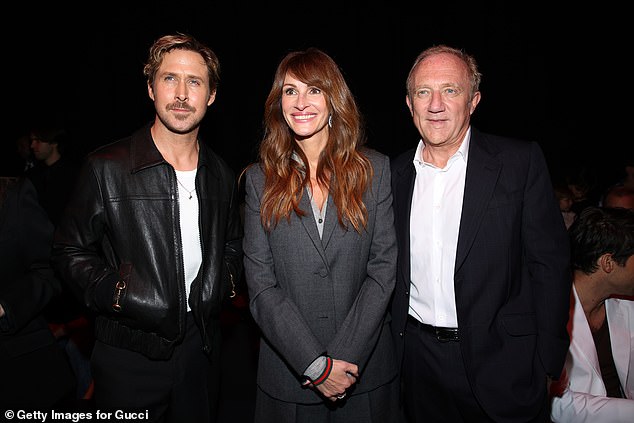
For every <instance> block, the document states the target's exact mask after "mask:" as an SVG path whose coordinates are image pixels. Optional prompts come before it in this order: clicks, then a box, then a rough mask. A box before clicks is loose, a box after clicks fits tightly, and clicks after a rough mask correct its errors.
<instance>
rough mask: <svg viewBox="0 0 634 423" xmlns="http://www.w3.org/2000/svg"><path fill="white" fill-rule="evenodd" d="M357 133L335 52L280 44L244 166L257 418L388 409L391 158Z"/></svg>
mask: <svg viewBox="0 0 634 423" xmlns="http://www.w3.org/2000/svg"><path fill="white" fill-rule="evenodd" d="M364 144H365V136H364V131H363V123H362V117H361V114H360V112H359V109H358V106H357V104H356V101H355V99H354V96H353V95H352V93H351V92H350V89H349V88H348V85H347V84H346V82H345V79H344V77H343V75H342V73H341V71H340V69H339V67H338V65H337V64H336V63H335V62H334V60H333V59H332V58H331V57H330V56H328V55H327V54H326V53H324V52H323V51H321V50H319V49H316V48H309V49H307V50H304V51H294V52H291V53H288V54H287V55H286V56H285V57H284V58H283V60H282V61H281V62H280V64H279V65H278V67H277V71H276V73H275V77H274V80H273V84H272V87H271V91H270V92H269V95H268V98H267V100H266V104H265V114H264V138H263V140H262V142H261V144H260V149H259V160H258V163H255V164H253V165H251V166H249V167H248V168H247V169H246V171H245V173H244V175H245V190H246V196H245V234H244V241H243V245H244V252H245V258H244V260H245V261H244V263H245V272H246V273H245V274H246V282H247V285H248V288H249V298H250V301H251V302H250V309H251V313H252V315H253V317H254V319H255V321H256V322H257V324H258V325H259V327H260V329H261V333H262V342H261V343H260V357H259V366H258V376H257V383H258V392H257V396H256V411H255V414H256V419H255V421H256V422H276V423H284V422H313V421H329V422H350V421H355V422H356V421H359V422H361V421H363V422H365V421H381V422H391V421H396V419H397V416H398V411H397V406H398V400H397V398H398V390H397V383H396V373H397V372H396V361H395V356H394V350H393V344H392V341H391V337H390V333H389V328H388V327H387V325H388V324H389V319H388V317H387V307H388V303H389V300H390V297H391V294H392V290H393V288H394V283H395V275H396V236H395V233H394V218H393V212H392V193H391V188H390V165H389V158H388V157H387V156H385V155H383V154H381V153H379V152H377V151H374V150H372V149H370V148H367V147H365V146H364Z"/></svg>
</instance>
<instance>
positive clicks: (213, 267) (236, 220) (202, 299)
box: [53, 125, 242, 359]
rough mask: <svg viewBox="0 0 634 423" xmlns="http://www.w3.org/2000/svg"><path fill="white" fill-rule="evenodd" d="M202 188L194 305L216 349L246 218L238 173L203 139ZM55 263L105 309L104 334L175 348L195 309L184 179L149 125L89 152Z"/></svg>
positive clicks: (164, 351) (100, 333) (148, 350)
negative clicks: (185, 248)
mask: <svg viewBox="0 0 634 423" xmlns="http://www.w3.org/2000/svg"><path fill="white" fill-rule="evenodd" d="M196 192H197V194H198V202H199V227H200V240H201V245H202V259H203V261H202V265H201V269H200V272H199V274H198V276H197V278H196V280H195V281H194V283H193V284H192V286H191V293H190V306H191V309H192V312H193V316H194V318H195V320H196V323H197V325H198V327H199V328H200V330H201V333H202V334H203V340H204V349H205V352H206V353H208V354H211V353H212V350H213V349H214V348H218V346H219V342H220V334H219V315H220V310H221V306H222V303H223V301H224V300H225V299H226V298H227V297H228V295H229V293H230V291H231V286H232V283H237V282H238V281H239V279H240V277H241V273H242V246H241V242H242V224H241V220H240V214H239V204H238V190H237V179H236V178H235V174H234V173H233V171H232V170H231V169H230V168H229V167H228V166H227V164H226V163H225V162H224V161H223V160H222V159H221V158H220V157H218V156H217V155H216V154H215V153H213V152H212V151H211V150H210V149H209V148H208V147H207V146H205V144H203V143H202V142H201V143H200V152H199V158H198V171H197V173H196ZM53 264H54V266H55V268H56V270H57V271H58V272H59V273H60V274H61V276H62V277H63V278H64V279H65V280H66V281H67V282H69V283H70V285H71V287H72V288H73V290H74V291H75V293H76V294H77V295H78V296H79V297H80V298H82V299H83V301H84V303H85V304H86V305H87V306H88V307H89V308H90V309H91V310H93V311H95V312H96V313H97V317H96V321H95V337H96V339H98V340H100V341H103V342H105V343H108V344H110V345H114V346H117V347H121V348H126V349H130V350H133V351H138V352H140V353H142V354H144V355H146V356H148V357H150V358H156V359H163V358H168V357H169V356H170V355H171V353H172V351H173V349H174V346H175V344H176V343H178V342H179V341H180V340H181V339H182V337H183V335H184V333H185V319H186V313H187V304H186V301H187V298H186V297H185V268H184V263H183V254H182V243H181V232H180V225H179V207H178V186H177V180H176V173H175V171H174V168H173V167H172V166H171V165H170V164H169V163H167V162H166V161H165V160H164V159H163V157H162V156H161V154H160V152H159V151H158V149H157V148H156V146H155V145H154V142H153V141H152V137H151V134H150V125H147V126H146V127H144V128H142V129H140V130H138V131H137V132H135V133H134V134H133V135H132V136H131V137H127V138H124V139H122V140H120V141H117V142H115V143H112V144H109V145H106V146H104V147H101V148H99V149H97V150H96V151H95V152H93V153H91V154H90V155H89V156H88V157H87V160H86V161H85V163H84V165H83V167H82V170H81V173H80V175H79V180H78V181H77V187H76V191H75V193H74V195H73V197H72V199H71V200H70V204H69V206H68V208H67V210H66V213H65V214H64V216H63V218H62V220H61V222H60V224H59V225H58V228H57V230H56V233H55V240H54V243H53ZM121 282H124V283H121ZM117 284H119V285H117ZM216 352H217V351H216Z"/></svg>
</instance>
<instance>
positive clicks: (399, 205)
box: [392, 154, 416, 285]
mask: <svg viewBox="0 0 634 423" xmlns="http://www.w3.org/2000/svg"><path fill="white" fill-rule="evenodd" d="M413 158H414V155H413V154H412V159H413ZM415 176H416V172H415V169H414V164H413V163H412V162H411V161H409V162H408V163H407V165H406V166H404V167H402V168H400V169H397V171H396V175H395V179H396V180H395V181H393V185H392V186H393V187H394V192H393V195H394V206H395V207H394V211H395V221H396V222H400V223H399V224H398V225H397V226H396V231H397V239H398V240H399V244H398V248H399V251H401V254H399V256H400V260H399V264H400V266H399V271H400V272H401V273H402V276H403V277H402V278H401V280H402V281H403V282H405V283H406V284H408V285H409V283H410V273H411V270H410V269H411V266H410V243H409V239H410V238H409V224H410V220H409V219H410V215H411V212H412V195H413V194H414V181H415Z"/></svg>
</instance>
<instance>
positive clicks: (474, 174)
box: [455, 130, 502, 272]
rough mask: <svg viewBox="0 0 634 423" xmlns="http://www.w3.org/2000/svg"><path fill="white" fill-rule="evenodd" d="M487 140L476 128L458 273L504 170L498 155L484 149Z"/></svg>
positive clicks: (470, 149) (458, 255)
mask: <svg viewBox="0 0 634 423" xmlns="http://www.w3.org/2000/svg"><path fill="white" fill-rule="evenodd" d="M484 141H485V140H484V139H483V138H482V137H480V136H479V134H478V133H477V132H476V131H475V130H473V131H472V135H471V142H470V146H469V159H468V160H469V161H468V163H467V174H466V179H465V188H464V200H463V204H462V216H461V218H460V230H459V233H458V247H457V251H456V270H455V272H458V270H459V269H460V266H462V264H463V263H464V260H465V259H466V258H467V254H468V252H469V250H470V248H471V245H472V244H473V241H474V239H475V236H476V234H477V232H478V228H479V227H480V223H481V222H482V218H483V216H484V213H485V211H486V209H487V206H488V204H489V201H490V200H491V197H492V195H493V191H494V190H495V185H496V183H497V180H498V177H499V175H500V171H501V169H502V165H501V164H500V162H499V161H498V160H497V159H496V158H495V156H494V155H493V154H492V153H490V152H488V151H487V150H485V148H483V146H482V143H483V142H484Z"/></svg>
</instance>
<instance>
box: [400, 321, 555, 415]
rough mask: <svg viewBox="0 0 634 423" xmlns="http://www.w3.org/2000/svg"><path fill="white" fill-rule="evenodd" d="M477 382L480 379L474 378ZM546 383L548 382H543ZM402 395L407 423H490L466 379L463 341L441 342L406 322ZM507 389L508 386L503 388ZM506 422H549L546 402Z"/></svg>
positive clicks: (427, 332)
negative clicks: (529, 414)
mask: <svg viewBox="0 0 634 423" xmlns="http://www.w3.org/2000/svg"><path fill="white" fill-rule="evenodd" d="M475 383H477V381H475ZM544 386H546V381H544ZM402 389H403V392H402V396H403V401H404V409H405V414H406V416H407V421H408V423H419V422H424V423H437V422H442V423H445V422H446V423H491V422H493V421H494V420H493V419H492V418H491V417H489V416H488V415H487V414H486V413H485V411H484V410H483V409H482V407H481V406H480V404H479V403H478V401H477V399H476V397H475V395H474V393H473V390H472V389H471V384H470V383H469V380H468V379H467V374H466V370H465V367H464V360H463V357H462V352H461V350H460V341H447V342H441V341H439V340H438V339H437V338H436V336H435V335H434V334H432V333H430V332H429V331H427V330H424V329H421V328H420V327H419V326H418V325H415V324H412V323H411V321H410V320H408V321H407V328H406V334H405V351H404V354H403V368H402ZM500 389H507V388H502V387H501V388H500ZM506 421H523V422H526V421H531V422H549V421H550V420H549V415H548V408H547V405H546V403H545V404H544V407H543V409H542V412H541V413H540V415H538V416H533V417H528V418H527V417H526V416H521V415H518V416H516V418H512V417H509V418H508V419H507V420H506Z"/></svg>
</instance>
